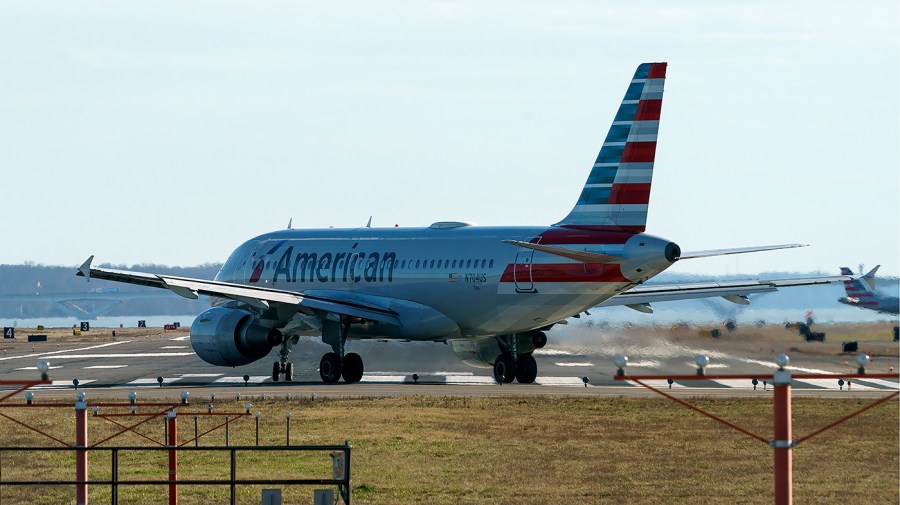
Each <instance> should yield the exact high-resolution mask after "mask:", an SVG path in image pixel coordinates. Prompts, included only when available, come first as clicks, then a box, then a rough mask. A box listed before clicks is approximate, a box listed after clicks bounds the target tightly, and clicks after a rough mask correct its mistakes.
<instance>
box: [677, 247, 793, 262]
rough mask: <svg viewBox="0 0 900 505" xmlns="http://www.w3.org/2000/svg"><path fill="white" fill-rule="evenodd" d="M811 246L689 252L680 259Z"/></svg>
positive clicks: (738, 248) (682, 254)
mask: <svg viewBox="0 0 900 505" xmlns="http://www.w3.org/2000/svg"><path fill="white" fill-rule="evenodd" d="M808 245H809V244H779V245H761V246H754V247H735V248H733V249H709V250H706V251H688V252H683V253H681V256H680V257H679V258H678V259H682V260H687V259H693V258H708V257H710V256H726V255H729V254H743V253H749V252H759V251H775V250H778V249H793V248H795V247H807V246H808Z"/></svg>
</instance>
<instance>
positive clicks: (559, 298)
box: [78, 63, 850, 383]
mask: <svg viewBox="0 0 900 505" xmlns="http://www.w3.org/2000/svg"><path fill="white" fill-rule="evenodd" d="M665 75H666V64H665V63H644V64H642V65H640V66H639V67H638V69H637V71H636V72H635V74H634V77H633V78H632V79H631V80H630V81H629V84H628V89H627V91H626V93H625V98H624V100H623V101H622V103H621V105H620V106H619V110H618V113H617V114H616V117H615V119H614V120H613V123H612V126H611V127H610V129H609V133H608V134H607V136H606V140H604V142H603V145H602V147H601V149H600V153H599V155H598V156H597V159H596V161H595V163H594V164H593V166H592V168H591V171H590V175H589V176H588V179H587V182H586V183H585V185H584V188H583V189H582V190H581V192H580V196H579V197H578V199H577V201H576V203H575V206H574V207H573V208H572V210H571V211H570V212H569V213H568V215H566V216H565V217H564V218H563V219H562V220H560V221H559V222H557V223H556V224H554V225H550V226H523V227H507V226H504V227H481V226H475V225H473V224H471V223H464V222H457V221H445V222H437V223H434V224H432V225H431V226H429V227H427V228H396V227H395V228H370V227H368V226H366V227H362V228H353V229H333V228H330V229H319V230H295V229H290V226H289V229H287V230H280V231H274V232H271V233H266V234H264V235H260V236H258V237H255V238H253V239H250V240H248V241H247V242H245V243H244V244H242V245H241V246H239V247H238V248H237V249H236V250H235V251H234V252H233V253H232V254H231V256H230V257H229V258H228V260H227V261H226V262H225V264H224V265H223V266H222V269H221V270H220V271H219V273H218V274H217V275H216V278H215V280H214V281H206V280H201V279H189V278H183V277H174V276H169V275H155V274H150V273H140V272H128V271H119V270H111V269H105V268H91V261H92V260H93V256H91V257H90V258H88V259H87V261H85V262H84V264H82V266H81V267H80V268H79V270H78V275H81V276H84V277H86V278H88V280H90V278H91V277H93V278H97V279H106V280H112V281H119V282H126V283H131V284H140V285H144V286H153V287H158V288H166V289H169V290H171V291H173V292H175V293H176V294H178V295H181V296H184V297H186V298H197V296H198V295H208V296H210V297H212V302H211V303H212V305H213V308H210V309H208V310H206V311H205V312H203V313H201V314H200V315H199V316H197V318H196V319H195V320H194V323H193V325H192V326H191V345H192V347H193V348H194V351H195V352H196V353H197V354H198V355H199V356H200V358H201V359H203V360H204V361H206V362H208V363H211V364H214V365H221V366H241V365H245V364H248V363H251V362H254V361H257V360H259V359H262V358H263V357H265V356H266V355H267V354H269V352H270V351H271V350H272V348H274V347H275V346H280V347H281V350H280V359H279V361H277V362H275V363H274V364H273V367H272V379H273V380H276V381H277V380H279V378H280V377H281V376H284V378H285V380H291V378H292V371H293V367H292V364H291V363H290V362H289V361H288V355H289V353H290V348H291V346H292V345H294V344H296V343H297V342H298V339H299V337H300V336H301V335H321V336H322V340H323V341H324V342H325V343H326V344H328V345H330V346H331V348H332V351H333V352H329V353H327V354H325V355H324V356H322V359H321V360H320V362H319V375H320V377H321V378H322V380H323V381H324V382H326V383H335V382H337V381H338V380H340V379H341V378H343V379H344V381H345V382H348V383H353V382H358V381H359V380H360V379H362V377H363V360H362V358H361V357H360V356H359V355H358V354H356V353H352V352H349V353H348V352H345V346H346V344H347V341H348V340H353V339H394V340H401V341H412V340H416V341H437V342H444V343H448V344H450V345H451V346H452V348H453V350H454V352H455V353H456V354H457V356H458V357H460V358H461V359H462V360H464V361H465V362H467V363H469V364H472V365H475V366H485V367H493V374H494V378H495V379H496V380H497V382H512V381H513V380H517V381H518V382H520V383H532V382H534V380H535V378H536V377H537V373H538V372H537V364H536V362H535V359H534V357H533V356H532V352H533V351H534V350H535V349H537V348H540V347H543V346H544V345H545V344H546V342H547V336H546V334H545V333H544V332H545V331H547V330H548V329H550V328H551V327H552V326H553V325H555V324H558V323H564V322H565V321H566V319H567V318H570V317H577V316H579V315H580V314H581V313H582V312H585V311H586V310H588V309H591V308H593V307H596V306H598V305H599V306H608V305H626V306H628V307H631V308H633V309H635V310H639V311H642V312H649V311H652V309H651V308H650V303H651V302H656V301H665V300H676V299H686V298H704V297H712V296H721V297H724V298H726V299H727V300H729V301H732V302H734V303H740V304H746V303H748V300H747V295H749V294H751V293H755V292H764V291H772V290H775V289H777V288H778V287H782V286H795V285H808V284H820V283H827V282H834V281H838V280H845V279H848V278H850V277H848V276H834V277H820V278H811V279H783V280H776V281H749V282H724V283H697V284H678V285H644V284H643V283H644V281H646V280H648V279H650V278H651V277H653V276H655V275H657V274H658V273H660V272H662V271H663V270H665V269H666V268H668V267H670V266H671V265H672V264H674V263H675V262H676V261H679V260H684V259H695V258H702V257H709V256H720V255H726V254H737V253H745V252H753V251H767V250H774V249H784V248H791V247H800V244H787V245H774V246H760V247H744V248H735V249H720V250H710V251H695V252H682V250H681V248H680V247H679V246H678V245H677V244H676V243H674V242H671V241H669V240H666V239H663V238H659V237H656V236H653V235H648V234H645V233H644V230H645V227H646V223H647V208H648V203H649V200H650V184H651V178H652V175H653V163H654V158H655V153H656V139H657V132H658V129H659V117H660V108H661V105H662V95H663V83H664V81H665ZM550 177H552V176H550ZM684 196H685V198H689V197H690V196H689V195H687V194H685V195H684ZM511 202H512V198H511V197H510V196H509V195H502V194H500V195H499V196H498V200H497V203H498V204H500V205H511ZM510 208H512V207H510ZM697 232H698V234H699V233H702V232H703V230H702V228H700V227H698V229H697ZM411 365H412V366H415V364H414V363H412V364H411Z"/></svg>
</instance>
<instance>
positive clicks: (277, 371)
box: [272, 361, 281, 382]
mask: <svg viewBox="0 0 900 505" xmlns="http://www.w3.org/2000/svg"><path fill="white" fill-rule="evenodd" d="M279 375H281V363H279V362H277V361H276V362H275V364H274V365H272V382H278V376H279Z"/></svg>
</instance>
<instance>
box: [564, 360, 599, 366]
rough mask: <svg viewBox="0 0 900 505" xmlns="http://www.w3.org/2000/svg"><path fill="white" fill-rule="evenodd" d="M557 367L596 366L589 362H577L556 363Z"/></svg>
mask: <svg viewBox="0 0 900 505" xmlns="http://www.w3.org/2000/svg"><path fill="white" fill-rule="evenodd" d="M554 364H555V365H556V366H594V364H593V363H589V362H587V361H584V362H581V363H577V362H563V363H554Z"/></svg>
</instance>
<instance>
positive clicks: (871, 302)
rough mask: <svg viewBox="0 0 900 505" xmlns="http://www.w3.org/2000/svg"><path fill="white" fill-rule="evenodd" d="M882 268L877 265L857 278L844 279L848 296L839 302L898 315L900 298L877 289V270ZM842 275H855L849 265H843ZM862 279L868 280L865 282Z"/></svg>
mask: <svg viewBox="0 0 900 505" xmlns="http://www.w3.org/2000/svg"><path fill="white" fill-rule="evenodd" d="M879 268H881V265H876V266H875V268H873V269H872V270H870V271H869V272H868V273H867V274H865V275H863V276H862V277H860V278H857V279H848V280H845V281H844V291H846V293H847V296H844V297H841V298H839V299H838V301H839V302H841V303H844V304H847V305H851V306H853V307H859V308H861V309H869V310H874V311H877V312H880V313H882V314H894V315H897V314H898V312H900V299H898V298H897V297H896V296H888V295H885V294H881V293H879V292H877V291H875V272H877V271H878V269H879ZM841 274H842V275H851V276H852V275H853V271H852V270H850V269H849V268H847V267H841ZM862 281H866V283H865V284H863V283H862Z"/></svg>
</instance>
